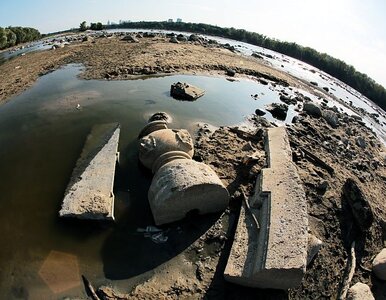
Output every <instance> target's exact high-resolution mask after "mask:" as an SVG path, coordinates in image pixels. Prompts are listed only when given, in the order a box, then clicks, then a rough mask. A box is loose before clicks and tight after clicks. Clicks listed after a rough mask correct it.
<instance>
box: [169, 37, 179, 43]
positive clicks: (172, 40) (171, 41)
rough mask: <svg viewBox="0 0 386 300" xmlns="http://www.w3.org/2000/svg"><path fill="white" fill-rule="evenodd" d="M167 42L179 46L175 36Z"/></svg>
mask: <svg viewBox="0 0 386 300" xmlns="http://www.w3.org/2000/svg"><path fill="white" fill-rule="evenodd" d="M169 42H170V43H173V44H179V43H180V42H179V41H178V40H177V38H176V37H175V36H173V37H171V38H170V40H169Z"/></svg>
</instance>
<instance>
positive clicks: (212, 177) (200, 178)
mask: <svg viewBox="0 0 386 300" xmlns="http://www.w3.org/2000/svg"><path fill="white" fill-rule="evenodd" d="M148 198H149V203H150V208H151V210H152V213H153V217H154V220H155V223H156V224H157V225H161V224H165V223H169V222H174V221H177V220H180V219H183V218H184V217H185V216H186V214H187V213H188V212H190V211H197V212H198V213H199V214H205V213H212V212H217V211H221V210H225V208H226V207H227V206H228V200H229V193H228V191H227V189H226V188H225V187H224V185H223V183H222V182H221V180H220V179H219V178H218V176H217V175H216V173H215V172H214V171H213V170H212V169H211V168H210V167H209V166H208V165H206V164H204V163H199V162H196V161H194V160H190V159H175V160H172V161H170V162H168V163H166V164H164V165H163V166H161V167H160V169H159V170H158V171H157V172H156V174H155V175H154V178H153V181H152V184H151V186H150V189H149V193H148Z"/></svg>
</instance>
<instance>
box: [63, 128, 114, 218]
mask: <svg viewBox="0 0 386 300" xmlns="http://www.w3.org/2000/svg"><path fill="white" fill-rule="evenodd" d="M119 132H120V128H119V124H116V123H114V124H103V125H95V126H94V127H93V128H92V130H91V132H90V134H89V135H88V137H87V140H86V143H85V145H84V147H83V150H82V153H81V156H80V158H79V159H78V161H77V163H76V166H75V168H74V171H73V173H72V176H71V180H70V182H69V184H68V186H67V189H66V192H65V196H64V199H63V204H62V208H61V210H60V211H59V216H61V217H75V218H79V219H92V220H114V194H113V185H114V174H115V165H116V161H117V157H118V154H119V153H118V141H119Z"/></svg>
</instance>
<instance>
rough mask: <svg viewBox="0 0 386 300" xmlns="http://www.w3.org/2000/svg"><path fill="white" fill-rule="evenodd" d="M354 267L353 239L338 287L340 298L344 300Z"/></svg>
mask: <svg viewBox="0 0 386 300" xmlns="http://www.w3.org/2000/svg"><path fill="white" fill-rule="evenodd" d="M355 267H356V257H355V241H354V242H352V244H351V256H350V258H349V259H348V260H347V266H346V271H345V273H344V277H343V282H342V288H341V289H340V293H339V297H338V299H340V300H345V299H346V295H347V291H348V289H349V287H350V283H351V280H352V278H353V276H354V272H355Z"/></svg>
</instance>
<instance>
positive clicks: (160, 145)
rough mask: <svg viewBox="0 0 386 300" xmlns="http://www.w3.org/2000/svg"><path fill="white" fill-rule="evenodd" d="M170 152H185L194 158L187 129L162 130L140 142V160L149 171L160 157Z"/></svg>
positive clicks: (191, 142)
mask: <svg viewBox="0 0 386 300" xmlns="http://www.w3.org/2000/svg"><path fill="white" fill-rule="evenodd" d="M169 151H183V152H185V153H187V154H188V155H189V156H190V158H192V156H193V154H194V149H193V140H192V137H191V136H190V133H189V132H188V131H187V130H185V129H160V130H156V131H154V132H152V133H150V134H148V135H146V136H144V137H143V138H141V139H140V140H139V160H140V161H141V163H142V164H143V165H144V166H145V167H147V168H149V169H152V167H153V164H154V162H155V161H156V159H157V158H158V157H160V156H161V155H162V154H164V153H167V152H169Z"/></svg>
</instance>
